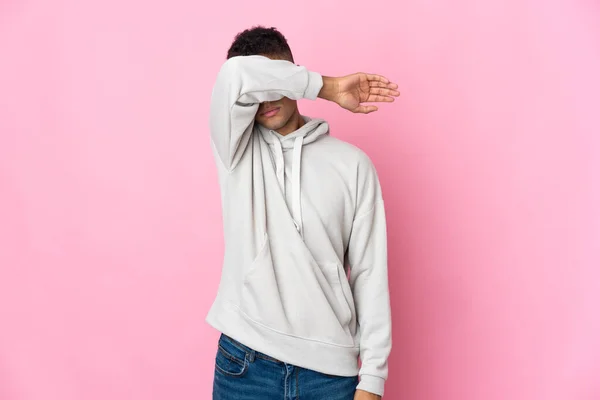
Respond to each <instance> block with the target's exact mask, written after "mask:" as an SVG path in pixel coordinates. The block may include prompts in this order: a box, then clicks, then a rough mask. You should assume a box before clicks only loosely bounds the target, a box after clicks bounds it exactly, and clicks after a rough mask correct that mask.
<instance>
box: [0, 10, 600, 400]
mask: <svg viewBox="0 0 600 400" xmlns="http://www.w3.org/2000/svg"><path fill="white" fill-rule="evenodd" d="M286 9H287V10H288V11H284V10H286ZM259 23H260V24H266V25H275V26H278V27H279V28H280V29H281V30H282V31H283V32H284V33H285V34H286V35H287V36H288V39H289V41H290V43H291V45H292V48H293V49H294V51H295V55H296V58H297V60H298V61H299V62H300V63H302V64H304V65H307V66H308V67H309V68H311V69H314V70H316V71H319V72H321V73H323V74H327V75H338V74H347V73H352V72H356V71H359V70H362V71H368V72H374V73H381V74H384V75H387V76H389V77H390V78H391V79H393V80H395V81H397V82H399V83H400V86H401V90H402V94H403V95H402V98H401V99H400V100H399V101H398V102H397V103H396V104H394V105H387V106H383V107H382V109H381V110H380V111H379V112H378V113H376V114H372V115H369V116H360V115H353V114H349V113H346V112H344V111H342V110H339V109H337V108H336V107H335V106H333V105H331V104H326V103H323V102H321V101H319V102H315V103H310V102H305V103H302V104H301V107H302V110H303V112H304V113H305V114H308V115H312V116H320V117H324V118H326V119H328V120H329V121H330V123H331V126H332V132H333V134H334V135H336V136H338V137H341V138H344V139H346V140H348V141H350V142H352V143H355V144H357V145H358V146H360V147H362V148H363V149H364V150H365V151H366V152H367V153H368V154H369V155H370V156H371V157H372V159H373V160H374V162H375V164H376V166H377V168H378V170H379V173H380V177H381V181H382V184H383V188H384V195H385V198H386V204H387V210H388V215H389V244H390V246H389V247H390V274H391V285H392V301H393V307H394V308H393V313H394V351H393V355H392V358H391V374H390V381H389V385H388V396H387V398H388V399H398V400H438V399H443V400H509V399H510V400H598V399H600V209H599V205H600V161H599V160H600V139H599V137H600V128H599V126H600V124H599V116H598V114H600V101H599V94H600V80H599V77H598V71H600V6H599V5H598V3H597V2H594V1H592V0H587V1H575V0H564V1H562V2H561V1H539V2H535V1H531V0H497V1H481V0H452V1H450V0H443V1H404V2H397V1H391V0H390V1H387V2H367V3H365V2H354V3H349V2H343V1H323V0H320V1H317V0H310V1H301V2H296V3H291V2H275V3H264V2H263V3H261V2H249V1H234V2H231V1H221V2H212V3H211V4H204V3H203V2H199V1H190V0H185V1H184V0H180V1H168V2H164V1H151V2H148V1H140V0H119V1H116V0H103V1H93V2H92V1H75V0H56V1H52V2H48V1H41V0H30V1H18V0H14V1H8V2H2V3H0V135H1V136H0V324H1V326H0V399H2V400H100V399H102V400H106V399H112V400H138V399H139V400H154V399H156V400H158V399H160V400H167V399H169V400H170V399H178V400H186V399H189V400H191V399H202V400H204V399H209V398H210V392H211V382H212V371H213V359H214V354H215V341H216V339H217V333H216V332H214V331H213V330H212V329H210V328H209V327H208V326H207V325H206V324H205V323H204V317H205V315H206V312H207V311H208V308H209V306H210V304H211V302H212V299H213V296H214V294H215V292H216V289H217V282H218V279H219V272H220V261H221V255H222V249H223V242H222V229H221V225H220V222H221V219H220V218H221V217H220V201H219V194H218V187H217V178H216V171H215V168H214V166H213V159H212V155H211V152H210V148H209V141H208V105H209V99H210V92H211V89H212V84H213V80H214V78H215V75H216V73H217V71H218V69H219V66H220V64H221V62H222V61H223V58H224V56H225V54H226V50H227V47H228V45H229V44H230V41H231V40H232V38H233V36H234V34H235V33H236V32H238V31H240V30H242V29H244V28H246V27H249V26H251V25H254V24H259Z"/></svg>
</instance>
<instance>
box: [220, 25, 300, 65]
mask: <svg viewBox="0 0 600 400" xmlns="http://www.w3.org/2000/svg"><path fill="white" fill-rule="evenodd" d="M256 55H265V56H266V55H268V56H274V57H281V58H283V59H286V60H289V61H291V62H294V56H293V55H292V50H291V49H290V46H289V44H288V42H287V40H286V39H285V36H283V34H282V33H281V32H279V31H278V30H277V28H265V27H264V26H255V27H252V28H250V29H246V30H245V31H243V32H240V33H238V34H237V35H236V36H235V39H234V41H233V43H232V44H231V47H230V48H229V51H228V52H227V59H230V58H231V57H236V56H256Z"/></svg>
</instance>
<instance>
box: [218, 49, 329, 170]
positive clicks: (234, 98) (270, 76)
mask: <svg viewBox="0 0 600 400" xmlns="http://www.w3.org/2000/svg"><path fill="white" fill-rule="evenodd" d="M322 86H323V78H322V77H321V75H320V74H318V73H316V72H311V71H308V70H307V69H306V68H305V67H300V66H297V65H295V64H293V63H291V62H289V61H282V60H271V59H269V58H267V57H263V56H239V57H232V58H230V59H229V60H227V61H226V62H225V63H224V64H223V66H222V67H221V70H220V71H219V74H218V76H217V81H216V83H215V85H214V87H213V92H212V98H211V104H210V133H211V140H212V143H213V146H214V148H215V150H216V152H217V155H218V157H219V158H220V160H221V162H222V163H223V165H224V166H225V168H227V169H228V170H232V169H234V168H235V166H236V165H237V163H238V162H239V160H240V158H241V155H242V154H243V152H244V150H245V149H246V146H247V145H248V142H249V140H250V135H251V133H252V128H253V126H254V118H255V116H256V112H257V110H258V107H259V105H260V103H263V102H265V101H277V100H280V99H281V98H283V97H288V98H290V99H292V100H299V99H301V98H307V99H311V100H316V98H317V96H318V94H319V92H320V90H321V88H322Z"/></svg>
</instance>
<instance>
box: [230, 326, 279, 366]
mask: <svg viewBox="0 0 600 400" xmlns="http://www.w3.org/2000/svg"><path fill="white" fill-rule="evenodd" d="M221 339H222V340H226V341H227V342H229V344H231V345H232V346H235V347H237V348H238V349H239V350H241V351H243V352H245V353H246V354H248V359H249V360H251V361H250V362H253V361H254V358H255V357H256V358H261V359H263V360H267V361H271V362H274V363H278V364H283V362H282V361H279V360H278V359H276V358H273V357H271V356H268V355H266V354H264V353H261V352H258V351H256V350H254V349H251V348H250V347H248V346H246V345H244V344H242V343H240V342H238V341H237V340H235V339H233V338H232V337H229V336H227V335H225V334H224V333H223V334H221Z"/></svg>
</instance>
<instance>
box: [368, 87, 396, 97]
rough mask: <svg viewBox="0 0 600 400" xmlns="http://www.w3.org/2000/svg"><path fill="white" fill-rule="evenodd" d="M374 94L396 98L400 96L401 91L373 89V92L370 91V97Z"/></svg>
mask: <svg viewBox="0 0 600 400" xmlns="http://www.w3.org/2000/svg"><path fill="white" fill-rule="evenodd" d="M374 94H378V95H381V96H394V97H398V96H400V92H399V91H397V90H393V89H387V88H371V90H369V95H374Z"/></svg>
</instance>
